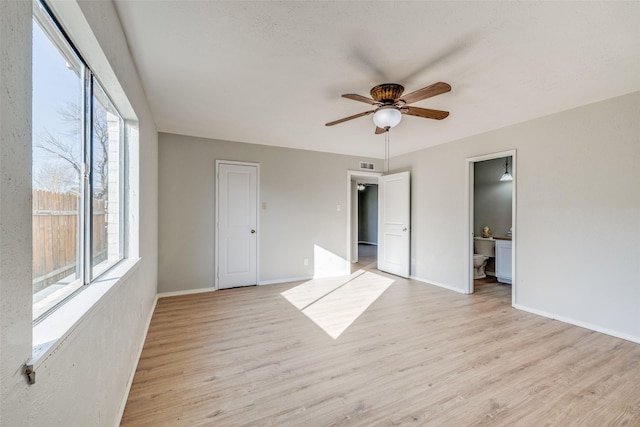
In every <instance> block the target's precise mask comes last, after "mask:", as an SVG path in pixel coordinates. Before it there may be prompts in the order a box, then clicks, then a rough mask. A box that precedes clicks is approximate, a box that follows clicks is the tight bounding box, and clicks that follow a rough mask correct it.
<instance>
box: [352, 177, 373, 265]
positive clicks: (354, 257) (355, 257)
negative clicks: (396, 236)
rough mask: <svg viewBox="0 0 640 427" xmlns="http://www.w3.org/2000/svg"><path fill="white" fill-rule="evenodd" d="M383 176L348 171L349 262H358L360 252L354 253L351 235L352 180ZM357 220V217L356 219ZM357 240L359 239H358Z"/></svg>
mask: <svg viewBox="0 0 640 427" xmlns="http://www.w3.org/2000/svg"><path fill="white" fill-rule="evenodd" d="M381 176H382V173H381V172H364V171H352V170H348V171H347V261H348V262H349V263H354V262H358V253H357V251H356V254H355V255H354V254H353V237H352V236H351V230H352V228H351V227H352V226H353V224H352V223H351V203H352V200H351V199H352V194H353V187H352V186H351V181H352V180H353V179H354V178H358V177H366V178H379V177H381ZM356 221H357V219H356ZM356 240H357V239H356Z"/></svg>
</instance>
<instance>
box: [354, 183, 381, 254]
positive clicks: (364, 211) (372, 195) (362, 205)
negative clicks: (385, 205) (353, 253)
mask: <svg viewBox="0 0 640 427" xmlns="http://www.w3.org/2000/svg"><path fill="white" fill-rule="evenodd" d="M358 241H359V242H365V243H378V186H377V185H375V184H373V185H367V186H366V187H365V189H364V190H363V191H358Z"/></svg>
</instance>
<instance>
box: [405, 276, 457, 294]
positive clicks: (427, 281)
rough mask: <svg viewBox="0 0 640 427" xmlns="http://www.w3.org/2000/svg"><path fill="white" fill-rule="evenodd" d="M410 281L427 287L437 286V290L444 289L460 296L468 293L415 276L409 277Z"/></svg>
mask: <svg viewBox="0 0 640 427" xmlns="http://www.w3.org/2000/svg"><path fill="white" fill-rule="evenodd" d="M409 278H410V279H412V280H417V281H418V282H423V283H426V284H428V285H434V286H437V287H439V288H444V289H448V290H450V291H454V292H458V293H460V294H468V292H467V291H466V290H464V289H460V288H455V287H453V286H451V285H445V284H444V283H438V282H436V281H435V280H429V279H423V278H421V277H416V276H409Z"/></svg>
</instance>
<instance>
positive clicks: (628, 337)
mask: <svg viewBox="0 0 640 427" xmlns="http://www.w3.org/2000/svg"><path fill="white" fill-rule="evenodd" d="M513 308H517V309H518V310H522V311H526V312H529V313H532V314H537V315H538V316H542V317H546V318H548V319H553V320H558V321H560V322H564V323H568V324H570V325H574V326H579V327H581V328H585V329H589V330H592V331H595V332H600V333H602V334H606V335H611V336H612V337H616V338H621V339H623V340H626V341H631V342H633V343H636V344H640V337H637V336H634V335H630V334H626V333H624V332H619V331H615V330H613V329H608V328H603V327H601V326H598V325H594V324H592V323H588V322H583V321H581V320H576V319H572V318H570V317H566V316H559V315H557V314H552V313H547V312H546V311H542V310H538V309H536V308H531V307H527V306H525V305H522V304H514V305H513Z"/></svg>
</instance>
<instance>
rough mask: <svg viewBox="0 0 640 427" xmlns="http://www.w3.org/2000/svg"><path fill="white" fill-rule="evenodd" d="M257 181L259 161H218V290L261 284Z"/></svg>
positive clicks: (216, 240) (216, 268) (216, 255)
mask: <svg viewBox="0 0 640 427" xmlns="http://www.w3.org/2000/svg"><path fill="white" fill-rule="evenodd" d="M258 182H259V165H258V164H255V163H244V162H230V161H220V160H218V161H216V233H215V248H216V251H215V273H216V274H215V278H216V284H215V285H216V287H217V289H226V288H234V287H239V286H252V285H257V283H258V235H259V228H258V189H259V188H258Z"/></svg>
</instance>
